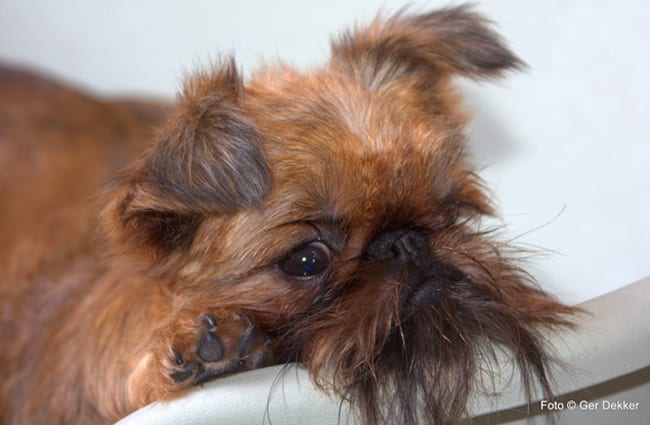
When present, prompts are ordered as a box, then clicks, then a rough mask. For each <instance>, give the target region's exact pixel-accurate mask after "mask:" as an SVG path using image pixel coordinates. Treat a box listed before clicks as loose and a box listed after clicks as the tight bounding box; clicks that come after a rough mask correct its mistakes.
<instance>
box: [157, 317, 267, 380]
mask: <svg viewBox="0 0 650 425" xmlns="http://www.w3.org/2000/svg"><path fill="white" fill-rule="evenodd" d="M169 348H170V352H169V353H168V356H167V357H168V359H167V364H168V367H167V368H166V369H167V370H168V373H169V377H170V378H171V380H172V381H173V382H174V383H176V384H178V385H182V386H187V385H198V384H202V383H204V382H206V381H209V380H211V379H215V378H218V377H220V376H224V375H228V374H231V373H234V372H239V371H243V370H250V369H256V368H259V367H263V366H266V365H268V364H270V363H271V362H272V352H271V347H270V340H269V339H268V338H267V337H266V335H264V334H263V333H262V332H261V331H260V330H259V329H257V327H256V326H255V324H254V323H253V321H252V319H251V318H250V317H249V316H248V315H247V314H239V315H229V316H226V317H220V316H216V315H211V314H205V315H203V316H202V317H201V318H200V319H199V320H197V321H196V324H195V326H191V327H190V332H189V333H186V334H181V335H176V336H175V337H172V346H171V347H169Z"/></svg>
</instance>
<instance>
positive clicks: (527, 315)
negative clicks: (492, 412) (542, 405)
mask: <svg viewBox="0 0 650 425" xmlns="http://www.w3.org/2000/svg"><path fill="white" fill-rule="evenodd" d="M474 243H476V244H477V251H474V255H471V256H470V255H469V254H467V253H465V252H463V253H462V254H461V256H462V258H463V259H462V260H458V261H459V262H460V264H459V265H455V264H454V263H452V262H449V261H450V260H451V259H450V258H447V259H445V258H437V259H433V260H432V259H430V258H429V259H427V260H426V264H420V265H416V264H413V262H411V261H409V262H407V263H404V262H403V261H394V260H390V261H388V262H370V263H369V264H368V265H366V266H361V267H360V268H359V270H358V271H357V272H356V273H355V277H354V278H352V279H350V280H347V281H346V283H345V284H344V285H343V284H340V285H336V284H330V285H329V286H328V287H327V288H326V289H325V290H324V291H323V293H322V294H321V295H320V296H319V297H318V298H317V300H316V301H315V302H314V304H313V305H312V306H311V308H310V309H309V311H308V312H307V313H305V314H303V315H301V316H299V317H298V318H296V319H295V320H294V321H293V322H292V323H290V324H289V325H288V326H287V327H286V328H284V329H283V331H282V332H283V334H282V337H281V340H284V342H283V344H281V345H283V346H284V347H288V350H289V351H290V352H289V354H288V355H289V358H293V359H295V360H301V361H303V362H304V363H305V364H306V366H307V367H308V368H309V369H310V370H311V372H312V374H313V376H314V377H315V379H316V382H317V384H319V385H320V386H322V387H323V388H325V389H332V390H334V392H336V393H338V394H339V395H341V396H343V398H344V399H345V400H346V401H349V402H351V404H352V405H353V406H357V408H358V410H359V412H358V413H359V415H360V417H361V419H362V422H363V423H367V424H377V423H386V424H391V423H403V424H407V425H409V424H416V423H420V422H421V419H424V420H425V423H435V424H442V425H444V424H453V423H457V422H458V420H459V419H460V418H461V416H462V415H463V414H464V413H466V405H467V400H468V397H469V395H470V393H471V392H472V390H474V389H475V387H476V384H477V380H479V376H478V372H479V370H480V369H481V365H482V364H484V363H485V362H486V360H488V361H492V362H497V358H498V356H497V351H498V350H502V349H503V350H506V351H508V352H510V353H511V354H512V357H513V359H514V361H515V363H516V365H517V366H518V368H519V371H520V373H521V376H522V381H523V385H524V388H525V390H526V392H527V394H528V395H529V394H530V391H531V389H532V388H533V386H534V384H535V383H538V384H539V386H540V387H541V389H542V390H543V392H544V393H545V394H546V395H548V396H550V387H549V384H548V377H547V371H546V369H547V366H546V364H547V362H548V360H549V359H548V356H547V354H546V352H545V350H544V348H543V346H542V336H541V334H540V330H539V329H538V327H537V325H539V324H543V325H545V326H554V325H566V324H568V322H567V321H566V320H565V319H564V316H563V315H562V314H568V313H570V309H569V308H567V307H564V306H561V305H559V304H557V303H555V302H554V301H552V300H551V299H549V298H548V296H547V295H546V294H545V293H543V292H542V291H540V290H538V289H536V288H535V287H534V286H533V285H532V284H530V283H529V282H526V280H527V279H528V278H527V277H526V275H525V274H524V273H522V272H520V270H519V269H518V268H517V267H515V266H513V265H511V264H510V263H509V262H507V261H506V260H505V259H504V258H503V257H502V256H501V254H500V253H499V251H498V250H497V249H496V247H495V246H494V245H492V244H489V243H487V242H484V241H483V242H481V241H479V240H477V241H474ZM479 246H481V247H482V248H478V247H479ZM460 251H462V249H459V250H457V251H455V252H454V253H452V255H451V256H450V257H453V255H457V254H458V253H459V252H460ZM458 258H460V257H458ZM479 258H481V259H480V260H479ZM291 350H294V351H293V352H291ZM492 365H493V366H494V363H492Z"/></svg>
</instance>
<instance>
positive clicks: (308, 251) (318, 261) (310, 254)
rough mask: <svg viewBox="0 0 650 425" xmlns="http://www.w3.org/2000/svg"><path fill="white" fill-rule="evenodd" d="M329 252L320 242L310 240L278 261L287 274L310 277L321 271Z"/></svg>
mask: <svg viewBox="0 0 650 425" xmlns="http://www.w3.org/2000/svg"><path fill="white" fill-rule="evenodd" d="M330 257H331V253H330V250H329V248H328V247H327V245H325V244H324V243H322V242H311V243H308V244H307V245H304V246H302V247H300V248H298V249H297V250H295V251H293V252H292V253H291V254H289V256H287V257H286V258H285V259H284V260H282V261H281V262H280V269H281V270H282V271H283V272H284V273H286V274H288V275H289V276H295V277H312V276H317V275H319V274H321V273H323V272H324V271H325V270H326V269H327V267H328V266H329V263H330Z"/></svg>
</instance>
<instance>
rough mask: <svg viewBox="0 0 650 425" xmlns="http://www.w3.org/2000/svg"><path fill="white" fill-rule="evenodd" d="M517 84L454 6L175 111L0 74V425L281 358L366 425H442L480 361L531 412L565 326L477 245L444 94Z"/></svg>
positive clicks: (483, 29)
mask: <svg viewBox="0 0 650 425" xmlns="http://www.w3.org/2000/svg"><path fill="white" fill-rule="evenodd" d="M520 64H521V62H520V61H519V60H518V59H517V58H516V57H515V56H514V55H513V54H512V53H511V52H510V51H508V50H507V48H506V47H504V45H503V43H502V42H501V40H500V39H499V37H498V36H497V35H496V34H495V33H494V32H492V31H491V30H490V29H489V27H488V25H487V23H486V21H485V20H484V19H483V18H481V17H480V16H478V15H477V14H475V13H474V12H472V11H470V10H468V9H467V8H465V7H458V8H451V9H446V10H441V11H436V12H432V13H428V14H422V15H408V14H407V13H406V12H402V13H398V14H396V15H395V16H393V17H390V18H387V19H381V18H378V19H377V20H376V21H374V22H373V23H372V24H371V25H370V26H369V27H367V28H366V29H363V30H358V31H356V32H353V33H348V34H346V35H344V36H342V37H340V38H338V39H336V40H335V41H334V42H333V44H332V57H331V60H330V62H329V63H328V64H327V65H326V66H325V67H323V68H322V69H319V70H316V71H315V72H313V73H310V74H301V73H298V72H297V71H295V70H294V69H292V68H290V67H288V66H277V67H275V68H265V69H263V70H261V71H259V72H257V73H256V74H254V75H253V76H252V78H251V80H250V82H249V83H248V84H244V83H243V82H242V79H241V77H240V76H239V74H238V72H237V70H236V68H235V65H234V64H233V62H232V61H228V60H226V61H223V63H221V64H220V65H218V66H215V67H214V68H213V69H210V70H207V71H200V72H198V73H196V74H195V75H194V76H193V77H192V78H190V79H189V80H188V81H187V82H186V84H185V88H184V91H183V94H182V96H181V97H180V99H179V100H178V102H177V104H176V106H175V108H174V109H173V110H172V109H171V108H170V109H169V110H168V109H167V108H166V106H164V105H155V104H145V103H135V102H127V101H123V102H120V101H113V102H109V101H99V100H96V99H93V98H90V97H88V96H85V95H83V94H80V93H79V92H76V91H73V90H70V89H68V88H65V87H63V86H61V85H58V84H55V83H53V82H50V81H47V80H44V79H40V78H38V77H35V76H32V75H29V74H26V73H20V72H18V71H15V70H10V69H9V70H3V71H0V93H1V94H0V196H1V199H2V204H1V205H2V206H1V207H0V229H1V233H0V235H2V239H1V242H0V267H1V268H0V290H1V293H0V295H1V303H2V304H1V308H2V310H1V313H2V314H1V320H2V322H1V328H0V338H1V340H2V350H0V373H1V375H0V389H1V398H0V423H2V424H25V423H27V424H44V423H48V424H64V423H65V424H68V423H82V424H90V423H94V424H99V423H110V422H111V421H114V420H116V419H118V418H120V417H122V416H124V415H126V414H127V413H129V412H131V411H133V410H135V409H137V408H139V407H142V406H144V405H145V404H147V403H149V402H152V401H154V400H164V399H169V398H172V397H176V396H178V395H180V394H182V393H183V392H184V391H185V390H187V389H189V388H191V387H193V386H196V385H198V384H201V383H203V382H205V381H207V380H210V379H213V378H217V377H219V376H222V375H224V374H228V373H232V372H236V371H241V370H247V369H252V368H257V367H260V366H264V365H269V364H275V363H285V362H293V361H297V362H301V363H302V364H303V365H304V367H306V368H308V369H309V370H310V371H311V373H312V375H313V377H314V379H315V380H316V382H317V383H319V385H321V386H322V387H323V388H324V389H326V390H331V391H334V392H335V393H337V394H339V395H341V396H344V397H346V398H348V399H350V400H351V401H352V402H353V403H354V405H355V406H356V407H357V410H358V413H359V415H360V418H361V420H362V421H363V422H364V423H367V424H375V423H390V424H393V423H400V424H413V423H415V422H416V420H417V418H418V417H421V418H424V420H425V421H426V422H427V423H429V422H430V423H434V422H435V423H436V424H451V423H455V422H457V421H458V419H459V418H460V417H461V415H462V414H463V413H464V411H465V405H466V401H467V398H468V394H469V393H470V391H471V390H472V389H473V388H474V387H475V383H476V377H477V369H478V366H479V364H480V361H481V359H482V358H483V357H484V356H486V355H487V356H489V355H490V353H492V352H493V350H495V349H505V350H507V351H509V352H511V353H512V356H513V359H514V361H515V362H516V364H518V366H519V368H520V371H521V374H522V376H523V380H524V383H525V384H526V386H527V388H528V389H530V386H531V385H533V382H535V380H537V381H539V382H540V383H541V387H542V388H543V389H544V390H545V391H547V392H548V391H549V386H548V381H547V376H546V362H547V360H548V359H547V354H546V352H545V350H544V348H543V346H542V340H541V338H540V335H539V329H540V327H554V326H563V325H567V324H568V317H569V315H570V314H571V312H572V309H570V308H568V307H565V306H563V305H561V304H559V303H557V302H555V301H553V300H552V299H551V298H550V297H549V296H548V295H547V294H545V293H544V292H542V291H541V290H539V289H536V288H535V287H534V286H533V285H532V284H531V283H530V279H528V278H527V275H526V273H524V272H522V271H521V270H520V269H519V268H518V267H517V265H516V263H517V260H516V255H515V254H514V253H513V251H512V250H511V249H510V248H509V247H508V246H507V245H505V244H502V243H500V242H498V241H496V240H494V235H493V234H492V233H491V232H489V231H485V230H484V229H481V227H480V220H481V218H482V217H484V216H486V215H490V214H492V212H493V210H492V208H491V206H490V204H489V202H488V197H487V196H486V195H485V194H484V190H483V188H482V185H481V182H480V180H479V178H478V177H477V175H476V174H475V172H474V170H473V169H472V167H471V165H470V164H469V163H468V161H467V160H466V158H465V155H464V149H465V146H464V145H465V140H464V136H463V132H462V126H463V124H464V123H465V121H466V117H465V115H464V113H463V112H462V111H461V109H460V106H459V97H458V95H457V93H456V91H454V88H453V87H452V84H451V83H452V78H453V77H454V76H456V75H460V76H467V77H470V78H475V79H483V78H491V77H499V76H501V75H502V73H503V72H504V71H508V70H511V69H516V68H517V67H519V65H520ZM165 117H166V118H165ZM163 120H164V121H165V124H164V125H160V126H159V129H158V130H157V131H153V130H152V129H153V128H154V127H157V126H158V124H159V123H161V122H162V121H163ZM148 141H153V144H151V146H150V147H149V148H147V149H145V144H147V143H148ZM142 152H144V153H142ZM139 153H140V156H139V157H138V159H136V160H133V159H132V158H135V156H136V155H137V154H139ZM129 162H130V165H128V166H127V167H126V168H125V169H123V170H122V171H120V172H119V173H118V174H117V177H116V178H114V179H113V180H112V183H111V184H110V185H109V186H108V189H107V190H106V191H104V192H103V194H102V195H101V196H98V197H97V199H96V200H92V195H93V194H100V193H102V192H101V191H100V188H101V187H102V186H103V185H104V184H105V182H107V181H109V180H110V179H111V176H112V175H113V174H114V172H115V171H116V170H117V169H118V168H119V167H122V166H123V165H125V164H127V163H129ZM97 204H99V205H100V206H99V207H96V205H97ZM97 229H98V231H96V230H97Z"/></svg>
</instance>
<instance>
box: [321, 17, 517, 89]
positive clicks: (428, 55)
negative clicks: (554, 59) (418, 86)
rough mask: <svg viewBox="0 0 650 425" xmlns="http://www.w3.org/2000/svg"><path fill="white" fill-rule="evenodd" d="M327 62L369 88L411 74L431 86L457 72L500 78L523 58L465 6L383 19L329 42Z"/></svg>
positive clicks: (479, 77)
mask: <svg viewBox="0 0 650 425" xmlns="http://www.w3.org/2000/svg"><path fill="white" fill-rule="evenodd" d="M332 65H333V66H335V67H337V68H339V69H341V70H342V71H343V72H346V73H348V74H351V75H353V76H354V77H355V78H358V79H359V80H360V81H362V82H363V83H364V84H365V85H367V86H368V87H378V86H381V85H383V84H385V83H388V82H389V81H391V80H392V79H395V78H400V77H404V76H415V77H417V78H419V79H421V80H422V81H423V82H425V83H426V85H427V86H429V87H432V86H433V85H434V84H435V83H436V82H437V81H438V80H439V79H440V78H441V77H445V76H448V75H452V74H459V75H463V76H466V77H470V78H475V79H482V78H490V77H499V76H501V75H502V73H503V72H504V71H506V70H510V69H517V68H520V67H522V66H523V65H524V64H523V62H522V61H521V60H520V59H518V58H517V57H516V56H515V55H514V54H513V53H512V52H510V50H509V49H508V48H507V47H506V46H505V44H504V42H503V41H502V40H501V37H500V36H499V35H498V34H497V33H495V32H494V31H493V30H492V29H491V28H490V23H489V21H487V20H486V19H485V18H483V17H482V16H481V15H480V14H478V13H476V12H474V11H472V10H471V9H470V8H469V7H467V6H459V7H453V8H448V9H443V10H438V11H435V12H431V13H427V14H420V15H408V14H407V13H406V11H405V10H402V11H400V12H398V13H397V14H395V15H393V16H392V17H390V18H388V19H383V18H382V17H381V16H380V17H377V18H376V19H375V20H374V21H373V23H372V24H371V25H370V26H369V27H367V28H365V29H360V30H356V31H353V32H351V33H346V34H344V35H343V36H341V37H339V38H338V39H335V40H333V42H332Z"/></svg>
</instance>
